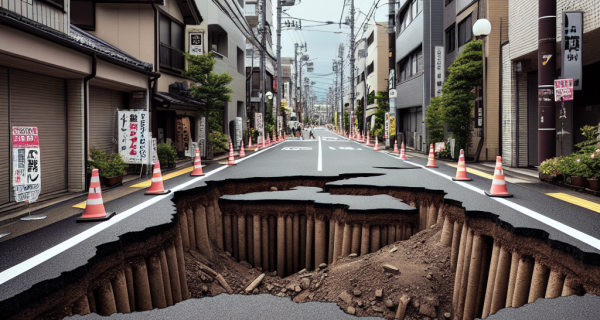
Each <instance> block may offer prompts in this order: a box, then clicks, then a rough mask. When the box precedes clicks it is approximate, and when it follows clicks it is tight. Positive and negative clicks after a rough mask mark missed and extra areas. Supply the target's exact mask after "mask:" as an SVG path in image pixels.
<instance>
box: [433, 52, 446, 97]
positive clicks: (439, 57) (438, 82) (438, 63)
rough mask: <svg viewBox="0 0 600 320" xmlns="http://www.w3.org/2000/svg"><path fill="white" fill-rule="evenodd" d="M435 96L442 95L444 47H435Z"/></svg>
mask: <svg viewBox="0 0 600 320" xmlns="http://www.w3.org/2000/svg"><path fill="white" fill-rule="evenodd" d="M434 50H435V80H434V81H435V96H436V97H439V96H441V95H442V85H443V84H444V73H445V67H444V47H443V46H436V47H435V49H434Z"/></svg>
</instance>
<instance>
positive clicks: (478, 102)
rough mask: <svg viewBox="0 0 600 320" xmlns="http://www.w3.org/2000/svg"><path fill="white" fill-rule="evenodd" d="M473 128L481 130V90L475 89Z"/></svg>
mask: <svg viewBox="0 0 600 320" xmlns="http://www.w3.org/2000/svg"><path fill="white" fill-rule="evenodd" d="M475 128H483V88H482V87H481V86H479V87H476V88H475Z"/></svg>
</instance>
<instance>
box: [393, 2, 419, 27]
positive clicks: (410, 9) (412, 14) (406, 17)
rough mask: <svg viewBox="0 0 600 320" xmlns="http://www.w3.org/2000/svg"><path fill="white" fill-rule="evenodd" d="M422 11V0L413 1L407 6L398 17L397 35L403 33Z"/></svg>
mask: <svg viewBox="0 0 600 320" xmlns="http://www.w3.org/2000/svg"><path fill="white" fill-rule="evenodd" d="M422 11H423V0H413V2H412V3H411V4H409V5H407V6H406V8H404V10H402V12H401V13H400V15H399V16H398V33H399V34H400V33H402V32H404V30H405V29H406V28H407V27H408V26H409V25H410V23H411V22H413V20H415V19H416V18H417V16H418V15H419V13H421V12H422Z"/></svg>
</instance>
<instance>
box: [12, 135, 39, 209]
mask: <svg viewBox="0 0 600 320" xmlns="http://www.w3.org/2000/svg"><path fill="white" fill-rule="evenodd" d="M12 135H13V137H12V138H13V154H12V158H13V159H12V164H13V166H12V168H13V170H12V171H13V172H12V175H13V191H14V194H15V201H16V202H23V201H29V202H30V203H31V202H34V201H35V200H37V198H38V196H39V195H40V191H41V190H42V178H41V174H42V173H41V170H40V140H39V136H38V129H37V127H13V128H12Z"/></svg>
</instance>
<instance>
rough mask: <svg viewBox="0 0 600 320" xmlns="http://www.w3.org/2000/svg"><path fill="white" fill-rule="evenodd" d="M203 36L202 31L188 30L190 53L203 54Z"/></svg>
mask: <svg viewBox="0 0 600 320" xmlns="http://www.w3.org/2000/svg"><path fill="white" fill-rule="evenodd" d="M203 37H204V33H202V32H190V54H193V55H197V56H198V55H201V54H204V48H203V41H202V40H203Z"/></svg>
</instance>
